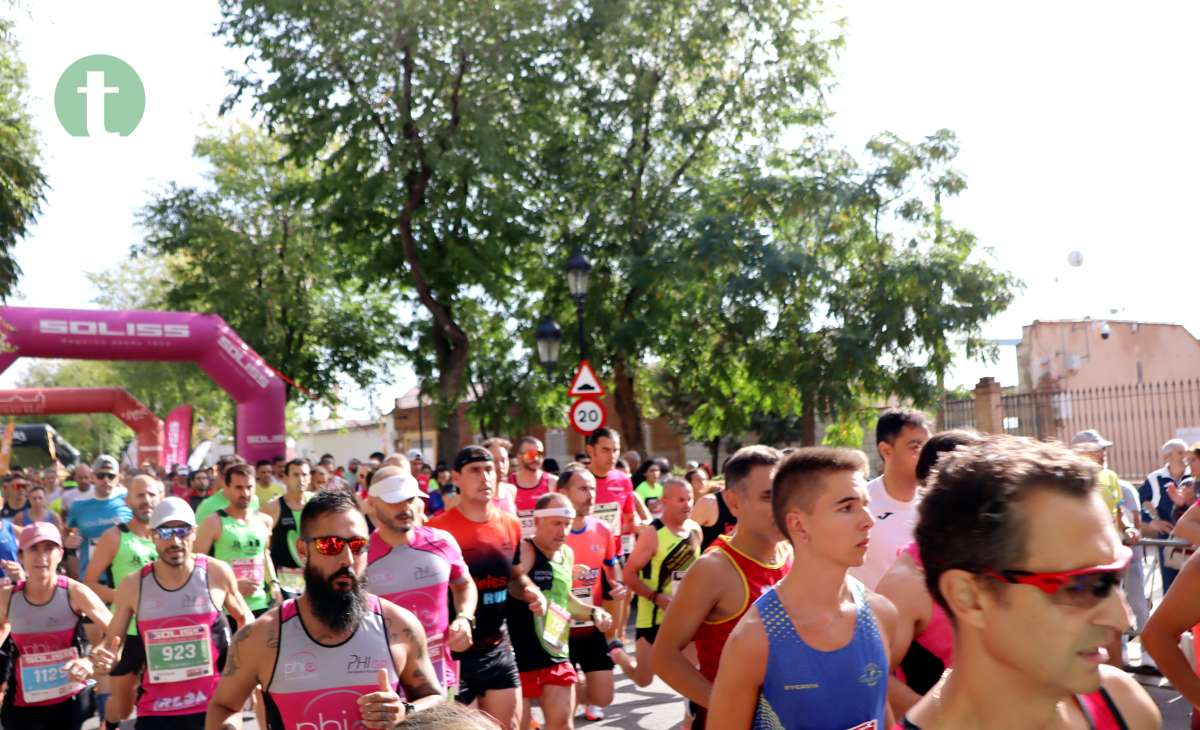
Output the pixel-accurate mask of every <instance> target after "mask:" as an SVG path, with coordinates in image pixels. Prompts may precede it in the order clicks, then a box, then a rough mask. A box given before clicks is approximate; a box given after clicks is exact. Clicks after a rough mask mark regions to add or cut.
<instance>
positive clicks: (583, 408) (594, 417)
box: [571, 398, 607, 436]
mask: <svg viewBox="0 0 1200 730" xmlns="http://www.w3.org/2000/svg"><path fill="white" fill-rule="evenodd" d="M606 415H607V414H605V412H604V406H603V405H601V404H600V401H598V400H591V399H589V398H580V399H579V400H577V401H575V402H574V403H572V404H571V428H573V429H575V431H576V433H579V434H580V435H583V436H587V435H588V434H589V433H591V432H592V431H595V430H596V429H598V428H600V427H601V426H603V425H604V421H605V416H606Z"/></svg>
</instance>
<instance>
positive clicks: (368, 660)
mask: <svg viewBox="0 0 1200 730" xmlns="http://www.w3.org/2000/svg"><path fill="white" fill-rule="evenodd" d="M380 668H385V669H387V672H388V681H389V684H391V686H392V687H396V686H397V683H398V682H399V672H398V671H397V670H396V664H395V661H394V660H393V658H392V651H391V647H390V645H389V644H388V638H387V628H386V627H385V626H384V623H383V610H382V608H381V607H380V604H379V598H378V597H376V596H374V595H371V594H369V593H368V594H367V612H366V615H365V616H364V617H363V619H362V621H360V622H359V624H358V628H357V629H356V630H355V632H354V634H353V635H352V636H351V637H350V638H349V639H347V640H345V641H343V642H342V643H341V644H338V645H337V646H325V645H324V644H318V643H317V642H315V641H313V640H312V639H311V638H309V634H308V631H307V630H306V629H305V628H304V622H303V619H301V618H300V612H299V611H298V610H297V607H296V599H291V600H288V601H285V602H284V604H283V605H282V606H280V608H279V655H278V657H277V658H276V660H275V670H274V672H272V674H271V681H270V682H268V683H267V688H266V689H265V690H264V691H263V696H264V697H265V698H266V701H267V723H268V725H269V727H270V728H271V729H272V730H314V728H315V729H316V730H329V728H336V729H337V730H346V729H347V728H358V727H362V715H361V714H359V710H358V698H359V697H362V696H363V695H367V694H370V693H372V692H374V691H376V689H377V687H378V685H377V684H376V675H377V674H378V673H379V670H380Z"/></svg>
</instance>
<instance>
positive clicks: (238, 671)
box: [204, 610, 279, 730]
mask: <svg viewBox="0 0 1200 730" xmlns="http://www.w3.org/2000/svg"><path fill="white" fill-rule="evenodd" d="M278 632H279V611H278V610H272V611H268V612H267V613H265V614H263V615H262V616H261V617H260V618H259V619H258V620H257V621H255V622H254V623H251V624H248V625H246V626H243V627H242V628H240V629H238V632H237V633H236V634H234V635H233V640H232V641H230V642H229V651H227V652H226V653H225V668H224V669H223V670H221V682H220V684H218V685H217V690H216V692H215V693H213V698H212V701H211V702H209V703H208V714H207V716H206V717H205V719H204V728H205V730H241V727H242V707H243V706H244V705H245V704H246V699H247V698H249V697H250V694H251V693H252V692H254V688H255V687H256V686H257V685H258V684H259V683H260V682H261V683H262V684H263V685H266V684H268V683H269V682H270V681H271V678H270V677H269V676H266V675H267V674H268V673H269V670H270V668H271V667H274V666H275V654H276V652H277V651H278V649H279V644H278V642H277V641H276V637H277V636H278Z"/></svg>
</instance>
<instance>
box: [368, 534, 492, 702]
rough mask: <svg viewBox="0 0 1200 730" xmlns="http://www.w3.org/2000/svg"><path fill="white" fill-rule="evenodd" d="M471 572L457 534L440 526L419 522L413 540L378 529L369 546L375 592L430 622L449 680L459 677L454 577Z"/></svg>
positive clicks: (438, 661) (434, 652)
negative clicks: (451, 640) (399, 540)
mask: <svg viewBox="0 0 1200 730" xmlns="http://www.w3.org/2000/svg"><path fill="white" fill-rule="evenodd" d="M464 577H467V578H469V577H470V573H469V571H468V569H467V564H466V563H465V562H463V557H462V551H461V550H459V547H458V542H457V541H455V539H454V536H453V535H451V534H450V533H448V532H446V531H445V530H439V529H437V528H434V527H414V528H413V529H412V532H411V533H410V534H409V544H408V545H398V546H395V547H393V546H391V545H388V544H387V543H386V542H384V540H383V538H382V537H380V536H379V532H378V531H376V532H374V533H372V534H371V542H370V545H369V547H368V549H367V584H368V585H370V586H371V592H372V593H375V594H376V595H379V596H380V597H382V598H386V599H387V600H389V601H391V602H392V603H394V604H396V605H397V606H401V607H403V608H407V609H408V610H409V611H412V612H413V614H415V615H416V617H417V620H418V621H420V622H421V625H422V626H424V627H425V635H426V638H427V640H428V642H429V657H430V659H431V660H432V661H433V669H434V671H435V672H437V673H438V676H440V677H442V681H443V682H444V685H443V686H447V687H448V686H451V685H454V684H457V683H458V671H457V663H456V662H455V661H454V660H453V659H451V658H450V648H449V647H448V646H446V642H445V638H446V629H447V627H448V626H449V625H450V603H449V595H448V593H449V590H448V589H449V586H450V581H457V580H459V579H462V578H464Z"/></svg>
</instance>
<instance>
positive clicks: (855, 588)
mask: <svg viewBox="0 0 1200 730" xmlns="http://www.w3.org/2000/svg"><path fill="white" fill-rule="evenodd" d="M850 590H851V592H852V593H853V595H854V605H855V608H856V609H857V618H856V620H855V625H854V634H853V635H852V636H851V638H850V643H848V644H846V645H845V646H843V647H842V648H840V649H835V650H833V651H819V650H817V649H813V648H812V647H810V646H808V645H807V644H805V643H804V640H803V639H801V638H800V636H799V634H797V633H796V628H795V625H794V624H793V623H792V618H791V616H789V615H788V612H787V609H785V608H784V607H783V604H782V603H781V602H780V600H779V595H778V593H777V591H776V589H775V588H770V589H768V590H767V592H766V593H764V594H763V595H762V597H761V598H759V599H758V600H757V601H755V602H754V606H755V607H756V608H757V609H758V614H759V616H760V617H761V618H762V624H763V629H764V630H765V631H766V633H767V645H768V649H767V670H766V673H765V675H764V677H763V686H762V691H761V693H760V694H759V697H758V706H757V707H756V708H755V711H754V722H753V724H752V726H751V727H753V728H754V730H777V729H778V728H788V730H831V729H832V728H838V729H839V730H841V729H842V728H855V729H856V730H857V729H858V728H862V730H883V728H884V727H885V726H884V722H885V710H886V707H885V705H886V701H887V678H888V658H887V651H886V650H885V649H884V646H883V639H882V638H881V636H880V633H879V626H878V624H876V623H875V614H874V612H873V611H872V610H871V606H870V604H868V603H867V593H866V589H865V588H864V587H863V585H862V584H861V583H859V582H858V581H857V580H854V579H853V578H850Z"/></svg>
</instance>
